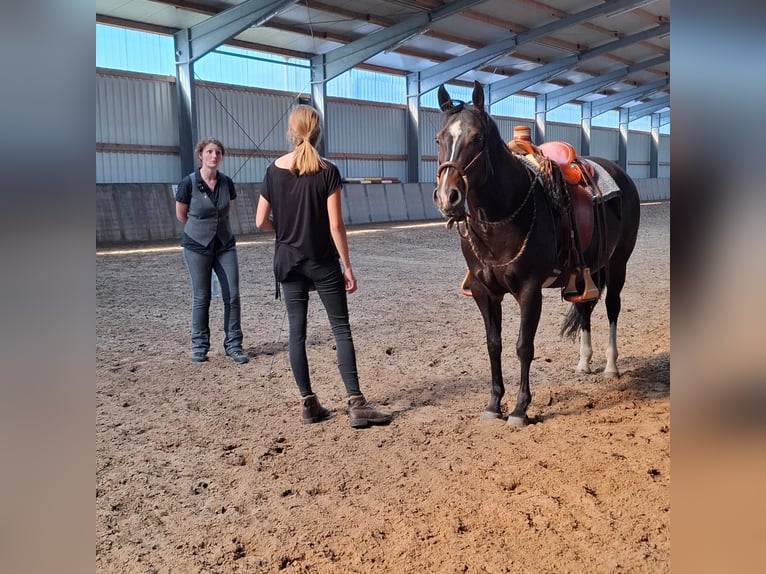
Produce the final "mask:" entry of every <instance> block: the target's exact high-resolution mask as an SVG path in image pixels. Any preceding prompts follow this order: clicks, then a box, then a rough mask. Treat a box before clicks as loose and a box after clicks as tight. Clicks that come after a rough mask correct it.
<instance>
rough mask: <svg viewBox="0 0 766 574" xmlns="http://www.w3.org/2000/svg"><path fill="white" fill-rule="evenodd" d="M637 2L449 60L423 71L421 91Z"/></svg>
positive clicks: (611, 5)
mask: <svg viewBox="0 0 766 574" xmlns="http://www.w3.org/2000/svg"><path fill="white" fill-rule="evenodd" d="M638 2H639V0H617V1H615V2H605V3H604V4H599V5H598V6H594V7H592V8H588V9H587V10H582V11H581V12H577V13H575V14H571V15H569V16H567V17H565V18H562V19H560V20H556V21H554V22H550V23H549V24H545V25H544V26H539V27H538V28H533V29H532V30H527V31H526V32H522V33H521V34H514V35H513V36H511V37H510V38H508V39H506V40H502V41H500V42H496V43H494V44H490V45H488V46H484V47H482V48H478V49H476V50H473V51H472V52H468V53H467V54H463V55H462V56H458V57H456V58H452V59H450V60H447V61H446V62H442V63H441V64H437V65H435V66H431V67H430V68H428V69H426V70H423V71H422V72H421V73H420V78H421V89H422V90H423V93H425V92H429V91H431V90H432V89H434V88H435V87H437V86H438V85H439V84H442V83H444V82H448V81H449V80H452V79H454V78H457V77H458V76H461V75H462V74H465V73H466V72H469V71H471V70H475V69H476V68H478V67H480V66H484V65H485V64H487V62H490V61H492V60H494V59H495V58H497V57H499V56H502V55H505V54H507V53H509V52H510V51H511V50H513V49H514V48H516V47H518V46H520V45H522V44H527V43H530V42H534V41H535V40H537V39H538V38H542V37H543V36H546V35H547V34H552V33H553V32H558V31H559V30H563V29H564V28H568V27H570V26H574V25H576V24H580V23H582V22H585V21H587V20H591V19H593V18H597V17H599V16H603V15H604V14H611V13H612V12H614V11H616V10H620V9H624V8H626V7H630V6H633V5H634V4H637V3H638Z"/></svg>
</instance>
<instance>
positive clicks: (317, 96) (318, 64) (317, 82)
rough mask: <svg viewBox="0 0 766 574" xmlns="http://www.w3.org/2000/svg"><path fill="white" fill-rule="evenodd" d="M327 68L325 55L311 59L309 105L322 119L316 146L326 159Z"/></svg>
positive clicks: (327, 123) (327, 133) (327, 134)
mask: <svg viewBox="0 0 766 574" xmlns="http://www.w3.org/2000/svg"><path fill="white" fill-rule="evenodd" d="M326 78H327V68H326V66H325V55H324V54H319V55H318V56H314V57H313V58H311V103H312V105H313V106H314V107H315V108H316V110H317V111H318V112H319V116H320V117H321V118H322V139H321V140H319V143H318V144H317V151H318V152H319V155H321V156H322V157H327V150H328V149H329V146H328V139H327V138H328V136H329V132H328V130H327V126H328V125H329V122H328V121H327V82H326Z"/></svg>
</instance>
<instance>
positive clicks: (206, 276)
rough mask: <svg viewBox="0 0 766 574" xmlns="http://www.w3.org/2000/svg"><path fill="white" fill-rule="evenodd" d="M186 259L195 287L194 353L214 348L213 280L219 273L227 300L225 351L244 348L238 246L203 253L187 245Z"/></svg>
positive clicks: (193, 318) (193, 309)
mask: <svg viewBox="0 0 766 574" xmlns="http://www.w3.org/2000/svg"><path fill="white" fill-rule="evenodd" d="M184 261H185V262H186V267H187V269H188V270H189V278H190V279H191V286H192V327H191V344H192V353H207V352H208V350H209V349H210V325H209V318H210V280H211V279H212V272H213V271H215V274H216V275H217V276H218V281H219V283H220V284H221V298H222V299H223V328H224V332H225V333H226V337H225V339H224V341H223V348H224V350H225V351H227V352H229V351H234V350H237V349H239V350H241V349H242V324H241V320H240V315H241V308H240V303H239V264H238V261H237V250H236V248H232V249H227V250H225V251H219V252H217V253H215V254H212V253H211V254H209V255H203V254H201V253H197V252H196V251H192V250H191V249H187V248H185V247H184Z"/></svg>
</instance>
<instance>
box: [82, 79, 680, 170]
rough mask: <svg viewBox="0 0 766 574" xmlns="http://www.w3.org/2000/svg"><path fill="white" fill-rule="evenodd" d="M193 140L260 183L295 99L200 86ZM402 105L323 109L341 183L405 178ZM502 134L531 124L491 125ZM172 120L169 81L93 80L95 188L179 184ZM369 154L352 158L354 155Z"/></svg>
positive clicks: (662, 160)
mask: <svg viewBox="0 0 766 574" xmlns="http://www.w3.org/2000/svg"><path fill="white" fill-rule="evenodd" d="M197 96H198V99H197V105H198V131H199V134H200V137H205V136H215V137H218V138H219V139H221V141H223V143H224V145H226V147H227V150H228V152H229V153H227V156H226V159H225V162H224V164H223V166H222V170H223V171H224V172H225V173H227V174H229V175H231V176H232V177H234V180H235V181H237V182H243V183H244V182H259V181H262V178H263V174H264V172H265V170H266V167H267V166H268V164H269V163H270V162H271V161H272V160H273V159H274V157H275V154H276V153H279V152H281V151H286V150H287V149H288V147H289V146H288V143H287V135H286V134H287V115H288V114H289V111H290V109H291V108H292V106H293V104H294V103H295V99H294V97H293V96H292V95H290V94H286V93H280V92H270V91H264V90H255V89H250V88H240V87H234V86H231V87H229V86H221V85H204V84H197ZM406 114H407V110H406V108H405V107H404V106H399V105H393V104H369V103H355V102H353V101H349V100H330V101H328V106H327V116H328V118H327V126H328V128H327V130H326V135H327V142H326V143H327V147H326V153H327V155H328V156H329V157H330V158H331V159H332V160H333V161H334V162H335V163H336V164H337V165H338V167H339V169H340V170H341V173H342V174H343V175H344V176H346V177H398V178H399V179H400V180H402V181H406V179H407V162H406V157H405V154H406V119H407V118H406ZM496 121H497V123H498V127H499V129H500V132H501V135H502V137H503V138H504V139H505V140H506V141H507V140H510V139H511V138H512V137H513V127H514V126H515V125H528V126H530V127H532V125H533V122H532V121H531V120H524V119H517V118H507V117H498V118H496ZM440 123H441V117H440V113H439V112H438V111H437V110H434V109H431V108H428V109H423V110H421V114H420V127H419V130H420V151H421V154H422V161H421V166H420V181H421V182H429V181H434V180H435V178H436V155H437V148H436V143H435V141H434V136H435V134H436V132H437V131H438V128H439V126H440ZM546 128H547V132H548V134H547V135H548V137H547V139H548V140H554V139H560V140H564V141H568V142H569V143H571V144H572V145H574V146H575V149H577V150H578V151H579V143H580V127H579V126H573V125H565V124H556V123H548V125H547V127H546ZM669 141H670V136H668V135H661V136H660V141H659V166H658V177H665V178H667V177H669V176H670V145H669ZM618 143H619V132H618V131H617V130H616V129H608V128H593V129H592V137H591V150H590V154H591V155H596V156H601V157H605V158H608V159H612V160H616V159H617V155H618ZM650 143H651V134H648V133H644V132H635V131H631V132H630V137H629V139H628V146H629V149H628V173H629V174H630V175H631V176H633V177H635V178H637V179H642V178H648V177H649V154H650ZM177 147H178V117H177V109H176V93H175V82H174V81H173V79H172V78H167V77H163V76H149V75H141V74H129V73H121V72H115V73H112V72H102V71H98V72H97V74H96V182H97V183H98V184H104V183H171V184H172V183H177V182H178V181H179V180H180V179H181V176H182V174H181V173H180V162H179V159H178V155H177ZM360 155H361V156H368V157H358V156H360Z"/></svg>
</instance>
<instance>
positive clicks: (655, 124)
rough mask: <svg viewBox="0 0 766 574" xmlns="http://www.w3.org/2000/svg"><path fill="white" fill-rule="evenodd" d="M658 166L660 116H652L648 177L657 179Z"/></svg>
mask: <svg viewBox="0 0 766 574" xmlns="http://www.w3.org/2000/svg"><path fill="white" fill-rule="evenodd" d="M659 165H660V114H652V132H651V138H650V140H649V177H651V178H652V179H656V178H657V173H658V171H659Z"/></svg>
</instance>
